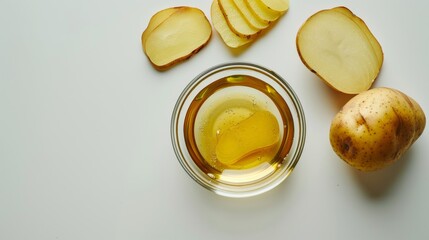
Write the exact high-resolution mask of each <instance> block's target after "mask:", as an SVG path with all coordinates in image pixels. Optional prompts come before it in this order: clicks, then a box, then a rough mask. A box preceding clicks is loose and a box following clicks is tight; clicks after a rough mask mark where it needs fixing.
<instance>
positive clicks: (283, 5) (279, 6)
mask: <svg viewBox="0 0 429 240" xmlns="http://www.w3.org/2000/svg"><path fill="white" fill-rule="evenodd" d="M261 2H262V3H263V4H264V5H265V6H267V7H268V8H269V9H272V10H274V11H278V12H286V11H287V10H288V9H289V0H261Z"/></svg>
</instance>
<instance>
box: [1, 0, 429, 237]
mask: <svg viewBox="0 0 429 240" xmlns="http://www.w3.org/2000/svg"><path fill="white" fill-rule="evenodd" d="M177 5H190V6H195V7H199V8H200V9H202V10H203V11H204V12H206V14H207V15H208V14H209V9H210V1H201V0H182V1H149V0H139V1H137V0H134V1H133V0H131V1H110V0H107V1H84V0H75V1H71V0H69V1H53V0H39V1H24V0H17V1H8V0H3V1H2V2H1V4H0V6H1V7H0V29H1V37H0V53H1V54H0V110H1V116H0V239H8V240H12V239H429V230H428V228H429V223H428V213H429V204H428V203H429V187H428V181H429V175H428V174H427V169H428V168H429V161H428V159H427V158H428V156H429V148H428V146H429V131H428V129H426V131H425V132H424V133H423V135H422V136H421V138H420V139H419V140H418V141H417V142H416V143H415V145H413V147H412V149H411V150H410V151H409V152H408V153H407V154H406V155H405V156H404V157H403V158H402V160H401V161H400V162H398V163H397V164H395V165H393V166H392V167H389V168H387V169H385V170H383V171H381V172H377V173H371V174H362V173H358V172H356V171H354V170H352V169H351V168H350V167H348V166H347V165H346V164H345V163H343V162H342V161H341V160H340V159H338V157H337V156H336V155H335V154H334V152H333V151H332V149H331V147H330V145H329V141H328V130H329V124H330V120H331V118H332V117H333V115H334V114H335V113H336V112H337V111H338V110H339V108H340V107H341V105H342V104H344V103H345V101H346V100H347V99H348V98H349V96H345V95H342V94H339V93H337V92H335V91H333V90H331V89H329V88H328V87H326V85H325V84H324V83H322V82H321V81H320V80H319V79H317V78H316V77H315V76H314V75H313V74H312V73H311V72H310V71H308V70H307V69H306V68H305V67H304V65H303V64H302V63H301V61H300V59H299V57H298V55H297V52H296V48H295V36H296V33H297V30H298V28H299V27H300V26H301V24H302V23H303V22H304V21H305V19H306V18H307V17H309V16H310V15H311V14H313V13H315V12H316V11H318V10H321V9H325V8H330V7H334V6H338V5H345V6H347V7H349V8H350V9H351V10H352V11H354V12H355V13H356V14H357V15H358V16H360V17H361V18H363V19H364V20H365V21H366V22H367V24H368V25H369V27H370V29H371V30H372V32H373V33H374V34H375V36H376V37H377V38H378V40H379V41H380V43H381V45H382V46H383V50H384V53H385V62H384V65H383V69H382V72H381V75H380V76H379V79H378V80H377V81H376V83H375V85H374V86H389V87H394V88H397V89H399V90H401V91H403V92H405V93H407V94H408V95H410V96H412V97H413V98H415V99H416V100H417V101H418V102H419V103H420V104H421V106H422V107H423V109H424V111H425V112H426V114H428V113H429V101H428V97H427V91H426V90H427V89H428V86H429V84H428V81H427V80H428V79H427V68H428V65H427V64H428V62H429V60H428V56H429V47H428V42H429V28H427V26H426V25H425V23H426V22H427V19H426V18H427V17H426V16H427V9H429V2H427V1H419V0H414V1H408V2H403V1H402V2H400V1H388V0H384V1H381V0H380V1H351V0H350V1H328V0H323V1H322V0H307V1H295V0H291V8H290V10H289V12H288V13H287V14H286V15H285V16H283V17H282V18H281V20H280V21H279V22H278V23H277V25H276V26H275V27H274V28H273V29H271V31H269V32H268V34H266V35H265V36H263V37H262V38H260V39H259V40H258V41H257V42H255V43H254V44H253V45H251V46H250V47H248V48H247V49H246V50H245V51H243V52H241V53H240V54H237V53H234V52H232V51H229V50H228V49H227V48H226V47H225V46H224V45H223V44H222V42H221V40H220V38H219V36H218V35H217V34H216V33H214V34H213V38H212V40H211V42H210V43H209V45H208V46H207V47H206V48H204V49H203V50H202V51H201V52H200V53H198V54H197V55H196V56H194V57H193V58H191V59H189V60H188V61H186V62H184V63H183V64H180V65H178V66H176V67H174V68H172V69H170V70H169V71H166V72H157V71H155V70H154V69H153V68H152V67H151V65H150V64H149V62H148V60H147V58H146V57H145V55H144V54H143V52H142V48H141V45H140V35H141V33H142V31H143V30H144V29H145V27H146V25H147V23H148V21H149V18H150V17H151V15H152V14H154V13H155V12H156V11H158V10H160V9H163V8H166V7H171V6H177ZM231 61H246V62H251V63H256V64H260V65H262V66H266V67H269V68H271V69H272V70H274V71H276V72H277V73H278V74H280V75H281V76H283V77H284V78H286V79H287V80H288V81H289V83H290V84H291V85H292V87H293V88H294V89H295V91H296V92H297V94H298V95H299V96H300V99H301V102H302V104H303V107H304V110H305V113H306V117H307V128H308V134H307V141H306V147H305V150H304V153H303V155H302V157H301V160H300V162H299V163H298V165H297V168H296V170H295V171H294V172H293V173H292V175H291V176H290V177H289V178H288V179H286V181H285V182H284V183H282V184H281V185H280V186H278V187H277V188H275V189H274V190H272V191H270V192H268V193H266V194H263V195H260V196H258V197H253V198H248V199H229V198H224V197H220V196H217V195H215V194H213V193H211V192H209V191H207V190H205V189H204V188H202V187H200V186H199V185H197V184H196V183H194V182H193V181H192V180H191V179H190V178H189V177H188V176H187V175H186V173H185V171H184V170H183V169H182V168H181V166H180V165H179V163H178V162H177V160H176V157H175V155H174V153H173V150H172V147H171V141H170V132H169V131H170V129H169V128H170V117H171V112H172V110H173V106H174V104H175V101H176V99H177V97H178V96H179V94H180V92H181V91H182V89H183V88H184V87H185V85H186V84H187V83H188V82H189V81H190V80H191V79H192V78H193V77H194V76H195V75H196V74H198V73H199V72H201V71H203V70H205V69H206V68H209V67H211V66H213V65H216V64H219V63H224V62H231Z"/></svg>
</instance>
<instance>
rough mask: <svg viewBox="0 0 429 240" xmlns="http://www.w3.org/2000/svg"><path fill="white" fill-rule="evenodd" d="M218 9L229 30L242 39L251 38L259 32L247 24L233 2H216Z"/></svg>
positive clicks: (221, 0) (228, 0) (223, 0)
mask: <svg viewBox="0 0 429 240" xmlns="http://www.w3.org/2000/svg"><path fill="white" fill-rule="evenodd" d="M218 2H219V7H220V9H221V11H222V13H223V15H224V17H225V19H226V21H227V23H228V25H229V27H230V28H231V30H232V31H233V32H234V33H236V34H237V35H239V36H241V37H243V38H248V39H250V38H253V37H255V36H256V35H257V34H258V33H259V32H260V31H261V30H260V29H258V28H255V27H253V26H252V25H250V24H249V22H248V21H247V20H246V18H245V17H244V16H243V14H242V13H241V12H240V10H239V9H238V8H237V6H236V5H235V3H234V1H233V0H218Z"/></svg>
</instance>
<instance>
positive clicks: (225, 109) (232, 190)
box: [171, 63, 305, 197]
mask: <svg viewBox="0 0 429 240" xmlns="http://www.w3.org/2000/svg"><path fill="white" fill-rule="evenodd" d="M171 130H172V131H171V133H172V141H173V147H174V150H175V153H176V155H177V157H178V159H179V162H180V163H181V164H182V166H183V167H184V169H185V170H186V172H187V173H188V174H189V175H190V176H191V177H192V178H193V179H194V180H195V181H197V182H198V183H199V184H200V185H202V186H204V187H205V188H207V189H209V190H211V191H213V192H215V193H218V194H220V195H224V196H230V197H246V196H253V195H257V194H260V193H262V192H265V191H268V190H269V189H272V188H273V187H275V186H277V185H278V184H279V183H280V182H282V181H283V180H284V179H285V178H286V177H287V176H288V175H289V173H290V172H291V171H292V170H293V168H294V167H295V165H296V163H297V162H298V159H299V157H300V155H301V152H302V150H303V146H304V140H305V119H304V114H303V111H302V107H301V105H300V103H299V100H298V98H297V97H296V95H295V93H294V92H293V91H292V89H291V88H290V86H289V85H288V84H287V83H286V82H285V81H284V80H283V79H282V78H281V77H279V76H278V75H277V74H275V73H274V72H272V71H269V70H267V69H265V68H263V67H260V66H257V65H253V64H247V63H234V64H224V65H220V66H216V67H214V68H211V69H209V70H207V71H205V72H203V73H202V74H200V75H199V76H198V77H197V78H195V79H194V80H193V81H192V82H191V83H190V84H189V85H188V86H187V87H186V88H185V90H184V91H183V93H182V94H181V96H180V97H179V100H178V102H177V104H176V106H175V109H174V112H173V118H172V127H171Z"/></svg>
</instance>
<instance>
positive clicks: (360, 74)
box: [296, 9, 382, 94]
mask: <svg viewBox="0 0 429 240" xmlns="http://www.w3.org/2000/svg"><path fill="white" fill-rule="evenodd" d="M361 24H364V23H363V21H354V20H352V19H351V18H350V17H349V16H347V14H344V13H342V12H340V11H338V10H335V9H329V10H322V11H319V12H317V13H316V14H314V15H313V16H311V17H310V18H309V19H308V20H307V21H306V22H305V23H304V24H303V25H302V26H301V28H300V30H299V31H298V34H297V39H296V44H297V50H298V53H299V56H300V57H301V60H302V62H303V63H304V64H305V65H306V66H307V68H309V69H310V70H311V71H312V72H314V73H315V74H317V75H318V76H319V77H320V78H321V79H323V80H325V82H326V83H327V84H328V85H330V86H331V87H333V88H334V89H336V90H338V91H340V92H343V93H348V94H356V93H360V92H363V91H365V90H368V89H369V88H370V87H371V85H372V83H373V81H374V80H375V79H376V77H377V76H378V74H379V72H380V69H381V65H382V62H380V61H379V56H380V54H382V52H381V48H379V49H374V47H373V43H372V42H371V41H370V40H369V39H368V33H370V32H369V30H368V32H365V31H363V30H362V29H363V27H362V26H361ZM365 27H366V26H365ZM371 35H372V34H371Z"/></svg>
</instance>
